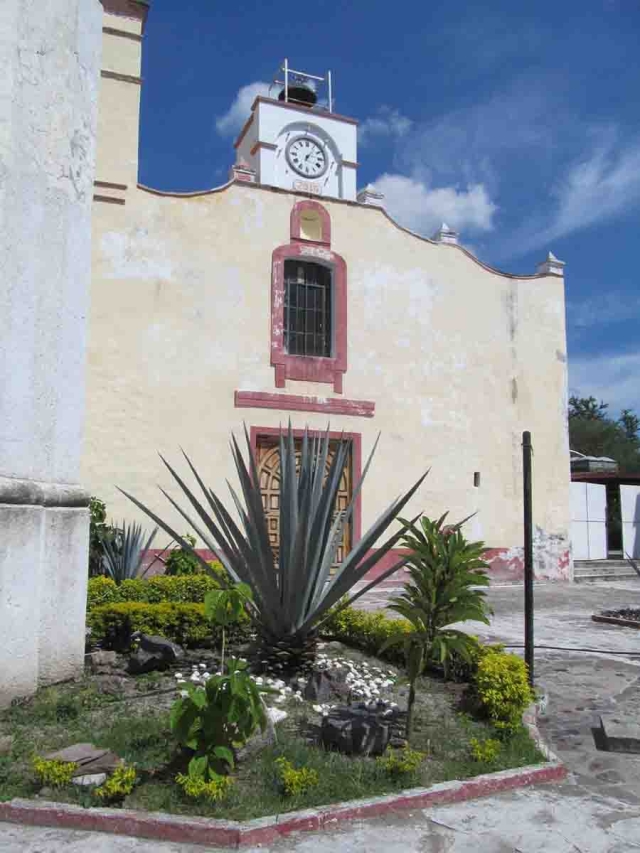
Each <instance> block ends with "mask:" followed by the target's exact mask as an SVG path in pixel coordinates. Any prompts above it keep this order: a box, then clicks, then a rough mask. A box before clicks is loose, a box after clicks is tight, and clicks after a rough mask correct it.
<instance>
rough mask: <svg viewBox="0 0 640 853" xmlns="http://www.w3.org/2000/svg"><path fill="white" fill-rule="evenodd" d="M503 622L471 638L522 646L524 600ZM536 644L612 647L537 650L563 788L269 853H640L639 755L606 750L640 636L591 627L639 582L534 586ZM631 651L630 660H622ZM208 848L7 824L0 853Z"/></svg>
mask: <svg viewBox="0 0 640 853" xmlns="http://www.w3.org/2000/svg"><path fill="white" fill-rule="evenodd" d="M490 597H491V602H492V605H493V607H494V611H495V615H494V618H493V620H492V624H491V626H490V627H487V626H477V630H475V629H476V626H471V627H472V628H473V630H474V633H478V634H480V635H482V636H483V637H487V638H492V639H500V640H502V641H504V642H507V643H521V642H522V631H523V627H522V590H521V589H520V588H516V587H496V588H494V589H493V590H492V591H491V596H490ZM535 599H536V628H535V633H536V642H537V643H540V644H542V645H555V646H568V647H572V648H576V647H588V648H594V649H603V650H605V651H603V652H600V653H596V652H589V653H580V652H567V651H558V652H554V651H550V650H542V649H540V650H538V652H537V653H536V681H537V684H538V686H539V687H540V688H541V689H542V690H544V691H545V692H546V694H547V696H548V708H547V714H546V716H545V717H544V718H543V719H542V720H541V725H540V728H541V731H542V733H543V736H544V737H545V738H546V740H547V742H548V743H549V744H550V745H551V747H552V748H553V749H554V750H555V751H556V752H557V754H558V755H559V756H560V757H561V758H562V760H563V761H564V762H565V763H566V764H567V766H568V767H569V769H570V771H571V773H570V777H569V779H568V780H567V781H566V782H563V783H562V784H560V785H545V786H540V787H538V788H528V789H523V790H520V791H517V792H513V793H507V794H502V795H499V796H496V797H491V798H487V799H482V800H475V801H470V802H467V803H461V804H459V805H452V806H443V807H440V808H435V809H428V810H416V811H414V812H405V813H402V814H399V815H396V816H393V817H386V818H380V819H375V820H368V821H361V822H357V823H351V824H345V825H344V826H341V827H338V828H336V829H335V830H333V831H332V832H325V833H301V834H299V835H296V836H292V837H290V838H287V839H283V840H282V841H281V842H279V843H278V844H275V845H272V846H269V847H266V848H262V850H263V851H264V853H285V852H286V851H291V853H293V851H295V853H325V852H326V853H328V851H341V853H343V852H344V853H396V851H397V853H463V851H472V853H542V851H544V853H624V851H640V755H623V754H614V753H608V752H601V751H599V750H598V749H597V748H596V744H595V742H594V738H593V733H592V729H593V728H594V726H595V725H596V724H597V721H598V716H599V714H601V713H603V714H607V713H609V714H615V715H616V716H618V717H619V718H620V719H622V718H628V719H630V720H634V721H635V722H638V718H639V717H640V631H636V630H635V629H633V628H613V627H611V626H606V625H600V624H597V623H594V622H592V621H591V618H590V617H591V614H592V613H594V612H597V611H598V610H600V609H603V608H613V607H618V606H622V605H626V606H629V605H630V604H631V603H637V604H638V605H639V606H640V582H638V581H628V582H625V583H617V584H609V585H604V584H593V585H579V586H568V585H566V586H564V585H563V586H558V585H545V586H539V587H536V590H535ZM634 651H635V652H636V654H637V656H636V657H633V655H632V654H629V653H632V652H634ZM614 652H622V654H613V653H614ZM203 849H204V848H200V847H193V846H191V845H176V844H159V843H157V842H154V841H143V840H138V839H129V838H124V837H118V836H108V835H103V834H99V833H84V832H70V831H66V830H51V829H40V828H36V827H18V826H14V825H10V824H0V853H9V851H10V853H14V851H15V853H17V851H21V853H63V851H64V853H75V851H78V853H80V851H83V853H84V851H87V850H91V851H92V853H115V851H118V853H120V851H122V853H127V851H136V853H152V851H153V853H188V851H193V853H196V851H198V850H200V851H201V850H203Z"/></svg>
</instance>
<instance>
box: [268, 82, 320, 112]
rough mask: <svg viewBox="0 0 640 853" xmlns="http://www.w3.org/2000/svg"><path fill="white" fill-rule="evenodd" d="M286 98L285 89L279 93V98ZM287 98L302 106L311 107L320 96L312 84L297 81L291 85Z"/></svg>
mask: <svg viewBox="0 0 640 853" xmlns="http://www.w3.org/2000/svg"><path fill="white" fill-rule="evenodd" d="M284 99H285V98H284V89H283V90H282V91H281V92H280V94H279V95H278V100H279V101H284ZM287 100H288V102H289V103H290V104H299V105H300V106H302V107H309V108H311V107H312V106H314V104H315V103H316V101H317V100H318V96H317V95H316V93H315V92H314V91H313V89H312V88H311V87H310V86H306V85H305V84H304V83H295V84H294V85H293V86H289V91H288V98H287Z"/></svg>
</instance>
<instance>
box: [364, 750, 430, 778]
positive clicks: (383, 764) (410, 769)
mask: <svg viewBox="0 0 640 853" xmlns="http://www.w3.org/2000/svg"><path fill="white" fill-rule="evenodd" d="M425 757H426V756H425V754H424V752H418V751H417V750H415V749H411V747H410V746H409V745H407V746H405V747H403V748H402V749H393V750H390V751H389V752H388V753H387V754H386V755H381V756H380V758H377V759H376V764H377V765H378V767H379V768H380V769H381V770H382V771H383V772H384V773H386V774H387V775H388V776H391V777H392V778H393V779H398V778H401V777H403V776H411V775H413V774H414V773H415V772H416V771H417V770H418V768H419V767H420V765H421V764H422V762H423V761H424V759H425Z"/></svg>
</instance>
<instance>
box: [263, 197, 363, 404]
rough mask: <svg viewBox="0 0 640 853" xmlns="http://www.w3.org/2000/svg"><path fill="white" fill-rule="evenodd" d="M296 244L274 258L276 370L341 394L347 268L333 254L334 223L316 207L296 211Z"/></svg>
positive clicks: (279, 378)
mask: <svg viewBox="0 0 640 853" xmlns="http://www.w3.org/2000/svg"><path fill="white" fill-rule="evenodd" d="M290 235H291V237H290V239H291V242H290V243H289V244H287V245H284V246H279V247H278V248H277V249H276V250H275V251H274V253H273V260H272V283H271V364H272V365H273V367H274V368H275V385H276V388H284V387H285V385H286V381H287V379H292V380H301V381H306V382H327V383H331V384H332V385H333V390H334V391H335V392H336V393H339V394H341V393H342V375H343V374H344V373H345V372H346V370H347V267H346V264H345V261H344V259H343V258H342V257H341V256H340V255H338V254H337V253H336V252H333V251H331V220H330V217H329V214H328V212H327V211H326V210H325V208H324V207H323V206H322V205H321V204H318V202H315V201H307V200H305V201H300V202H298V203H297V204H296V205H295V206H294V207H293V209H292V211H291V222H290Z"/></svg>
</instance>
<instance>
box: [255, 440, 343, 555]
mask: <svg viewBox="0 0 640 853" xmlns="http://www.w3.org/2000/svg"><path fill="white" fill-rule="evenodd" d="M301 444H302V439H296V457H297V459H298V460H299V459H300V447H301ZM337 444H338V442H337V441H332V442H330V443H329V457H328V459H327V471H328V470H329V466H330V464H331V460H332V459H333V454H334V452H335V448H336V446H337ZM256 462H257V466H258V477H259V479H260V491H261V493H262V504H263V506H264V509H265V512H266V514H267V526H268V530H269V539H270V540H271V547H272V548H273V553H274V558H275V560H276V561H277V559H278V549H279V545H280V452H279V444H278V439H277V438H273V437H270V436H269V437H267V436H264V437H263V438H260V437H258V444H257V448H256ZM351 467H352V454H351V452H349V454H348V456H347V464H346V465H345V467H344V471H343V472H342V477H341V479H340V488H339V489H338V499H337V501H336V511H335V513H334V518H335V517H336V515H337V514H338V513H339V512H345V511H346V510H347V507H348V506H349V502H350V500H351V493H352V475H351ZM351 535H352V534H351V523H349V524H347V525H346V526H345V529H344V533H343V536H342V542H341V544H340V545H339V547H338V550H337V551H336V562H335V563H334V564H333V569H335V568H336V567H337V566H338V565H339V564H340V563H341V562H342V560H344V558H345V556H346V555H347V554H348V553H349V551H350V550H351Z"/></svg>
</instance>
